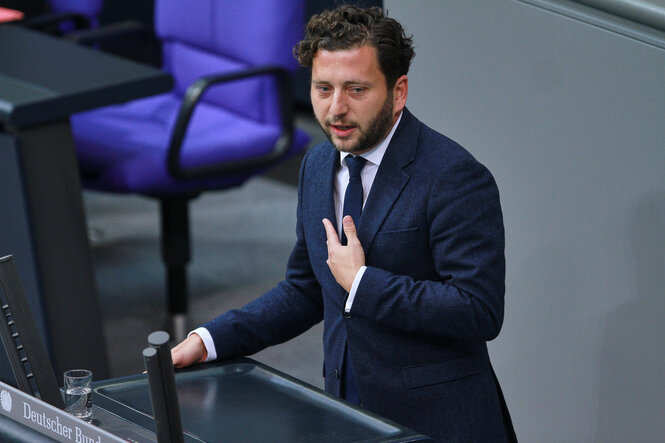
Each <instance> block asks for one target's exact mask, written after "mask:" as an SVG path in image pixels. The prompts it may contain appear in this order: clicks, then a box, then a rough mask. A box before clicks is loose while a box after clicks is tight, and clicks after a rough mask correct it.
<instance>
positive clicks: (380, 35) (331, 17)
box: [293, 5, 415, 88]
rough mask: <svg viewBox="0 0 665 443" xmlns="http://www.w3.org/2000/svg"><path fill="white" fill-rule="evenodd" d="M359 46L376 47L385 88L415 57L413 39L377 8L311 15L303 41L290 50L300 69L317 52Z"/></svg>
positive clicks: (308, 64)
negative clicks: (384, 78) (384, 79)
mask: <svg viewBox="0 0 665 443" xmlns="http://www.w3.org/2000/svg"><path fill="white" fill-rule="evenodd" d="M363 45H369V46H372V47H374V48H376V53H377V56H378V59H379V67H380V68H381V71H382V72H383V75H384V76H385V77H386V84H387V86H388V88H392V87H393V86H394V85H395V82H396V81H397V79H398V78H399V77H401V76H402V75H406V73H407V72H409V65H410V64H411V60H412V59H413V57H414V55H415V51H414V50H413V36H407V35H406V33H405V32H404V28H403V27H402V25H401V24H399V22H398V21H397V20H395V19H392V18H390V17H388V16H386V14H385V13H384V11H383V9H381V8H379V7H377V6H374V7H371V8H367V9H364V8H359V7H357V6H353V5H342V6H339V7H337V8H335V9H333V10H330V11H324V12H322V13H320V14H316V15H314V16H312V18H311V19H310V20H309V22H308V23H307V28H306V30H305V38H303V40H301V41H300V42H299V43H298V44H297V45H296V46H295V48H293V54H294V55H295V56H296V58H297V59H298V62H299V63H300V64H301V65H302V66H304V67H307V68H310V69H311V67H312V62H313V60H314V57H315V55H316V53H317V51H318V50H319V49H325V50H327V51H337V50H344V49H351V48H357V47H360V46H363Z"/></svg>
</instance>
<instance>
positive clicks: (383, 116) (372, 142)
mask: <svg viewBox="0 0 665 443" xmlns="http://www.w3.org/2000/svg"><path fill="white" fill-rule="evenodd" d="M331 120H332V119H331ZM316 121H317V122H318V123H319V126H321V129H322V130H323V132H324V133H325V134H326V137H327V138H328V140H329V141H330V143H332V144H333V146H335V148H336V149H337V150H338V151H341V152H348V153H351V154H358V153H362V152H366V151H369V150H370V149H371V148H373V147H375V146H376V145H378V144H379V142H380V141H381V140H383V139H384V138H385V137H386V136H387V135H388V132H390V128H391V127H392V125H393V94H392V91H390V93H389V94H388V97H386V100H385V102H383V106H382V107H381V110H380V111H379V112H378V113H377V114H376V115H375V116H374V118H373V119H372V120H371V121H370V122H369V124H368V125H367V128H363V127H361V126H359V125H358V124H357V123H356V122H345V123H346V124H348V125H350V126H355V127H356V128H357V129H358V131H359V132H360V138H359V139H358V140H357V141H356V142H355V143H353V144H351V145H346V146H345V145H344V144H343V142H341V141H339V140H338V141H336V140H335V138H334V137H333V134H332V130H331V129H330V126H331V125H332V122H331V121H329V120H328V121H325V122H324V123H321V122H320V121H319V119H316Z"/></svg>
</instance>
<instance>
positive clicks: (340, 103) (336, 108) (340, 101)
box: [330, 92, 349, 117]
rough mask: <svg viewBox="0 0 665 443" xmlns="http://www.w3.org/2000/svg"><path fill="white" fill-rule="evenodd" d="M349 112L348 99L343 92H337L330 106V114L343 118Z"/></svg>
mask: <svg viewBox="0 0 665 443" xmlns="http://www.w3.org/2000/svg"><path fill="white" fill-rule="evenodd" d="M348 111H349V107H348V106H347V103H346V97H345V96H344V93H343V92H335V94H334V95H333V98H332V103H331V104H330V113H331V114H332V115H334V116H336V117H339V116H343V115H345V114H346V113H347V112H348Z"/></svg>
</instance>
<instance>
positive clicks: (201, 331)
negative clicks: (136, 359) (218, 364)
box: [188, 114, 402, 361]
mask: <svg viewBox="0 0 665 443" xmlns="http://www.w3.org/2000/svg"><path fill="white" fill-rule="evenodd" d="M400 120H402V114H400V116H399V118H398V119H397V122H396V123H395V124H394V125H393V127H392V129H391V130H390V133H388V136H387V137H386V138H384V139H383V140H382V141H381V142H380V143H379V144H378V145H376V147H375V148H373V149H372V150H371V151H369V152H366V153H364V154H361V157H363V158H365V159H366V160H367V163H365V167H364V168H363V170H362V171H361V173H360V178H361V180H362V182H363V206H365V201H367V196H368V195H369V192H370V190H371V189H372V184H373V183H374V178H375V177H376V173H377V172H378V170H379V166H380V165H381V160H383V155H384V154H385V153H386V149H388V145H389V144H390V140H392V138H393V135H394V134H395V129H397V126H398V125H399V122H400ZM348 155H350V154H349V153H347V152H340V153H339V162H340V165H341V167H340V168H338V169H337V173H336V176H335V189H334V190H333V198H334V200H335V217H336V218H337V234H338V235H339V236H340V238H341V235H342V218H343V214H342V212H343V210H344V194H345V193H346V187H347V185H348V184H349V168H347V166H346V161H345V160H346V157H347V156H348ZM354 222H355V223H357V220H354ZM365 269H367V267H366V266H362V267H361V268H360V270H359V271H358V273H357V274H356V277H355V279H354V280H353V284H352V285H351V290H350V291H349V296H348V297H347V299H346V304H345V305H344V311H346V312H349V311H350V310H351V306H352V305H353V300H354V299H355V297H356V291H357V290H358V285H359V284H360V280H361V279H362V277H363V274H364V273H365ZM192 334H198V336H199V337H201V339H202V340H203V344H204V345H205V347H206V350H207V351H208V358H207V359H206V361H213V360H216V359H217V350H216V349H215V342H214V341H213V339H212V336H211V335H210V332H209V331H208V330H207V329H206V328H203V327H200V328H196V329H195V330H193V331H192V332H190V333H189V334H188V337H189V335H192Z"/></svg>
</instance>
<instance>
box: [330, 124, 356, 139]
mask: <svg viewBox="0 0 665 443" xmlns="http://www.w3.org/2000/svg"><path fill="white" fill-rule="evenodd" d="M330 128H331V129H332V131H333V133H334V134H335V135H336V136H337V137H347V136H349V135H351V133H352V132H353V130H354V129H355V128H356V127H355V126H353V125H330Z"/></svg>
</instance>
